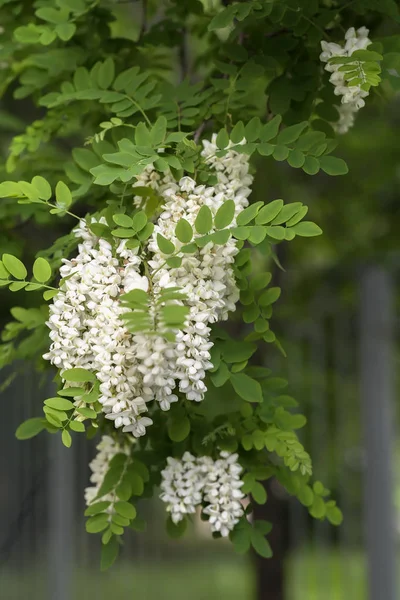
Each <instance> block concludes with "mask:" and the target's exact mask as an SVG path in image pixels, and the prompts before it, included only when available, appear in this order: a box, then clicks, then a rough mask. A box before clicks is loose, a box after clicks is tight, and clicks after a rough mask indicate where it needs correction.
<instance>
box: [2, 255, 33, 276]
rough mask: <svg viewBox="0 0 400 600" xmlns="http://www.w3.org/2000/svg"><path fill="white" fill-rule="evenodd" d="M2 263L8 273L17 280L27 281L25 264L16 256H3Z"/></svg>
mask: <svg viewBox="0 0 400 600" xmlns="http://www.w3.org/2000/svg"><path fill="white" fill-rule="evenodd" d="M2 261H3V265H4V266H5V268H6V269H7V271H8V272H9V273H10V274H11V275H12V276H13V277H15V279H25V277H26V276H27V275H28V271H27V270H26V268H25V265H24V263H23V262H21V261H20V260H19V258H17V257H16V256H13V255H12V254H3V256H2Z"/></svg>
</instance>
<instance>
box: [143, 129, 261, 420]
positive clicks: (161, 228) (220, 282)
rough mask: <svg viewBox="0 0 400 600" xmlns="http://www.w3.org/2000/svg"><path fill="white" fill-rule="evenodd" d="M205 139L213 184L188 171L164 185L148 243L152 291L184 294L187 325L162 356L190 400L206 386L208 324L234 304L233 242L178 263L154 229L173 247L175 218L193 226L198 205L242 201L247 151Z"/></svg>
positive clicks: (245, 188) (245, 190)
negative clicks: (223, 148) (221, 148)
mask: <svg viewBox="0 0 400 600" xmlns="http://www.w3.org/2000/svg"><path fill="white" fill-rule="evenodd" d="M215 141H216V136H213V139H212V141H211V142H209V141H205V142H203V144H204V150H203V153H202V154H203V156H204V158H205V159H206V162H207V163H209V164H210V165H211V166H212V168H213V169H214V170H215V172H216V175H217V179H218V183H217V184H216V185H215V186H205V185H197V184H196V182H195V181H194V180H193V179H191V178H190V177H183V178H182V179H181V180H180V182H179V183H178V184H176V183H174V184H171V185H170V186H169V187H167V188H164V190H163V196H164V198H165V199H166V201H165V204H164V207H163V208H164V210H163V212H162V213H161V215H160V217H159V219H158V222H157V224H156V227H155V230H154V235H153V237H152V239H151V241H150V244H149V249H150V250H151V252H152V253H153V257H152V259H151V260H150V261H149V265H150V267H151V270H152V273H153V274H154V275H153V277H152V280H153V285H154V289H155V291H156V292H157V291H159V289H160V288H163V287H175V286H176V287H179V288H181V289H182V292H183V293H185V294H186V296H187V300H186V304H187V305H188V306H189V308H190V313H189V316H188V319H187V325H186V327H184V328H183V329H182V331H179V332H178V334H177V337H176V344H174V345H172V346H171V345H170V347H169V351H168V352H166V353H165V355H164V357H165V356H166V355H167V354H168V359H167V360H165V362H164V368H165V376H164V377H166V374H169V375H170V376H171V377H172V379H173V380H178V382H179V383H178V385H179V391H180V392H182V393H183V394H185V396H186V397H187V399H188V400H194V401H196V402H199V401H201V400H202V399H203V398H204V394H205V392H206V391H207V388H206V386H205V383H204V378H205V372H206V371H207V370H208V369H210V368H212V363H211V362H210V349H211V347H212V342H211V341H210V332H211V330H210V327H209V326H210V325H211V324H212V323H215V322H216V321H219V320H225V319H227V317H228V313H229V312H230V311H234V310H235V304H236V302H237V301H238V299H239V291H238V289H237V286H236V283H235V278H234V274H233V269H232V265H233V262H234V259H235V256H236V254H237V252H238V250H237V248H236V243H235V241H234V240H232V239H230V240H228V242H227V243H226V244H224V245H215V244H213V243H212V242H210V243H208V244H207V245H206V246H204V247H203V248H201V249H199V251H198V252H196V253H195V254H191V255H187V256H184V258H183V260H182V264H181V266H180V267H178V268H170V267H168V266H167V265H166V264H165V259H166V256H165V255H163V254H162V252H161V251H160V249H159V248H158V245H157V234H159V233H160V234H162V235H163V236H164V237H166V238H167V239H169V240H171V241H172V242H173V243H174V245H175V247H176V248H177V249H179V248H180V247H181V246H182V245H183V244H182V243H181V242H180V241H179V240H178V239H177V237H176V236H175V227H176V225H177V223H178V222H179V220H180V219H181V218H184V219H186V221H188V222H189V223H190V225H192V226H194V223H195V220H196V217H197V215H198V213H199V210H200V208H201V207H202V206H204V205H206V206H208V207H209V208H210V210H211V212H212V214H213V215H215V213H216V212H217V210H218V209H219V208H220V206H221V205H222V204H223V203H224V202H225V201H226V200H229V199H232V200H233V201H234V202H235V205H236V214H238V213H239V212H240V211H241V210H243V209H244V208H245V207H246V206H247V205H248V200H247V198H248V196H249V195H250V192H251V189H250V187H249V186H250V185H251V183H252V181H253V178H252V176H251V175H250V174H249V161H248V156H246V155H245V154H240V153H238V152H236V151H233V150H230V151H228V153H227V154H226V156H224V157H216V156H215V154H216V152H217V151H218V148H217V145H216V143H215ZM170 389H171V388H170V386H169V385H168V386H167V387H166V388H164V389H163V390H160V394H164V399H163V400H162V401H161V407H162V408H164V407H166V408H169V404H170V402H171V398H172V401H175V399H176V396H175V395H174V394H172V395H170V396H168V394H170Z"/></svg>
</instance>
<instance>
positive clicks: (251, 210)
mask: <svg viewBox="0 0 400 600" xmlns="http://www.w3.org/2000/svg"><path fill="white" fill-rule="evenodd" d="M262 206H263V202H255V203H254V204H251V205H250V206H248V207H247V208H245V209H244V210H242V212H240V213H239V214H238V216H237V218H236V223H237V224H238V226H242V225H247V224H248V223H250V221H252V220H253V219H254V218H255V217H256V216H257V214H258V212H259V210H260V208H261V207H262Z"/></svg>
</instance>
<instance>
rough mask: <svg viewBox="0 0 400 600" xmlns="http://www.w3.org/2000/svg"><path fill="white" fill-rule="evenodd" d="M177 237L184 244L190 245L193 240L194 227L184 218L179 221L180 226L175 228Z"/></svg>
mask: <svg viewBox="0 0 400 600" xmlns="http://www.w3.org/2000/svg"><path fill="white" fill-rule="evenodd" d="M175 235H176V237H177V238H178V240H179V241H180V242H182V243H183V244H188V243H189V242H190V241H191V240H192V238H193V229H192V226H191V225H190V223H188V221H186V219H184V218H183V217H182V218H181V219H179V221H178V224H177V226H176V227H175Z"/></svg>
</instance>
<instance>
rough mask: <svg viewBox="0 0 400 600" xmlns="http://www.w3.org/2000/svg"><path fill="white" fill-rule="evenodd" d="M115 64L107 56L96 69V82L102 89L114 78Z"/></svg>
mask: <svg viewBox="0 0 400 600" xmlns="http://www.w3.org/2000/svg"><path fill="white" fill-rule="evenodd" d="M114 75H115V65H114V61H113V59H112V58H111V57H108V58H107V59H106V60H105V61H104V62H103V63H102V64H101V65H100V67H99V69H98V71H97V83H98V85H99V87H100V88H101V89H102V90H105V89H107V88H108V87H110V85H111V84H112V82H113V80H114Z"/></svg>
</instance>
